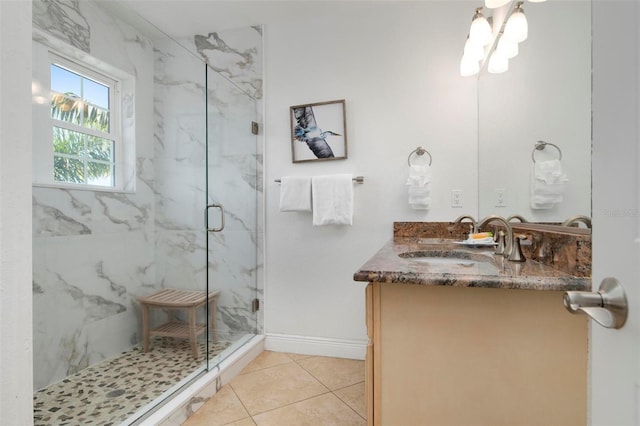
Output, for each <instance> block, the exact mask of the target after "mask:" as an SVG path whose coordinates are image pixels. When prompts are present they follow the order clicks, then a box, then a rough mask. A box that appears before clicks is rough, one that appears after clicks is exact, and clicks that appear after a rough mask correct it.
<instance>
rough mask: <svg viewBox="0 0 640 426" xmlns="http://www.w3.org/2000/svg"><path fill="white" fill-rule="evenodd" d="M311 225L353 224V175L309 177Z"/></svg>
mask: <svg viewBox="0 0 640 426" xmlns="http://www.w3.org/2000/svg"><path fill="white" fill-rule="evenodd" d="M311 194H312V200H313V225H314V226H324V225H351V224H353V177H352V176H351V175H348V174H337V175H326V176H314V177H312V178H311Z"/></svg>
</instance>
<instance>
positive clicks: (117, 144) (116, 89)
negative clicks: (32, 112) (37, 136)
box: [49, 50, 123, 190]
mask: <svg viewBox="0 0 640 426" xmlns="http://www.w3.org/2000/svg"><path fill="white" fill-rule="evenodd" d="M52 65H55V66H58V67H59V68H62V69H64V70H66V71H69V72H71V73H74V74H77V75H79V76H80V77H82V78H85V79H88V80H92V81H94V82H96V83H99V84H102V85H103V86H106V87H107V88H108V89H109V132H102V131H100V130H95V129H92V128H89V127H85V126H82V125H78V124H75V123H71V122H68V121H64V120H58V119H56V118H53V117H51V113H49V118H50V121H51V130H52V132H53V128H54V127H59V128H62V129H66V130H69V131H72V132H76V133H82V134H84V135H90V136H95V137H99V138H102V139H109V140H111V141H113V151H114V156H113V158H112V162H111V163H110V164H111V165H112V167H113V170H112V173H113V185H111V186H105V185H91V184H88V183H77V182H66V181H57V180H55V179H54V178H53V177H52V180H53V182H54V183H55V184H60V185H73V186H76V185H80V186H82V187H87V188H106V189H112V190H113V189H119V185H118V183H119V182H121V181H122V178H123V177H122V171H121V167H122V166H121V165H122V164H123V161H122V160H123V158H122V155H123V154H122V152H123V146H122V128H121V125H120V122H121V118H120V102H121V99H120V95H121V89H120V88H121V84H122V83H121V81H120V80H118V79H115V78H113V77H111V76H108V75H105V74H103V73H100V72H97V71H95V70H93V69H90V68H88V67H87V66H85V65H83V64H80V63H78V61H74V60H71V59H68V58H66V57H64V56H62V55H60V54H58V53H56V52H53V51H51V50H49V70H51V66H52ZM50 76H51V72H50V71H49V77H50ZM56 93H57V92H56ZM52 94H53V90H51V80H49V100H51V96H52ZM83 100H84V99H83ZM51 142H52V143H51V160H52V161H53V160H54V157H55V156H56V153H55V151H54V150H53V136H52V141H51ZM82 161H83V164H84V165H85V167H86V163H87V162H88V160H87V158H86V156H83V158H82ZM53 171H54V170H53V164H52V173H53ZM85 180H86V176H85Z"/></svg>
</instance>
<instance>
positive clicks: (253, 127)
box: [251, 121, 259, 135]
mask: <svg viewBox="0 0 640 426" xmlns="http://www.w3.org/2000/svg"><path fill="white" fill-rule="evenodd" d="M258 130H259V129H258V123H256V122H255V121H252V122H251V133H253V134H254V135H257V134H258Z"/></svg>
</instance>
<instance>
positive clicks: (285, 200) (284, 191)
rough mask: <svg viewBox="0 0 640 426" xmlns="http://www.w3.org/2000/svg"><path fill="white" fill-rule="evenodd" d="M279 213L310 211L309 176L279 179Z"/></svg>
mask: <svg viewBox="0 0 640 426" xmlns="http://www.w3.org/2000/svg"><path fill="white" fill-rule="evenodd" d="M280 211H281V212H310V211H311V178H310V177H309V176H283V177H282V179H280Z"/></svg>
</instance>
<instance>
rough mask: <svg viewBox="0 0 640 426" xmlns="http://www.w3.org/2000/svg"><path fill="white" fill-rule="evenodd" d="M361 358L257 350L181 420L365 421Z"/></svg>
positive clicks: (276, 424) (317, 425) (267, 424)
mask: <svg viewBox="0 0 640 426" xmlns="http://www.w3.org/2000/svg"><path fill="white" fill-rule="evenodd" d="M365 416H366V409H365V401H364V361H358V360H352V359H341V358H327V357H321V356H307V355H295V354H288V353H282V352H270V351H265V352H262V353H261V354H260V355H259V356H258V357H257V358H256V359H255V360H253V362H251V364H249V365H248V366H247V367H246V368H245V369H244V370H243V371H242V372H241V373H240V374H239V375H238V376H237V377H236V378H234V379H233V380H232V381H231V383H229V384H227V385H226V386H224V387H223V388H222V389H220V391H219V392H218V393H217V394H216V395H214V396H213V398H211V399H210V400H209V401H207V402H206V403H205V404H204V405H203V406H202V408H200V409H199V410H198V411H197V412H196V413H195V414H194V415H193V416H191V417H190V418H189V419H188V420H187V421H186V422H185V423H183V426H200V425H207V426H217V425H235V426H245V425H246V426H255V425H257V426H289V425H291V426H304V425H310V426H322V425H327V426H328V425H339V426H342V425H345V426H347V425H364V424H366V421H365Z"/></svg>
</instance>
